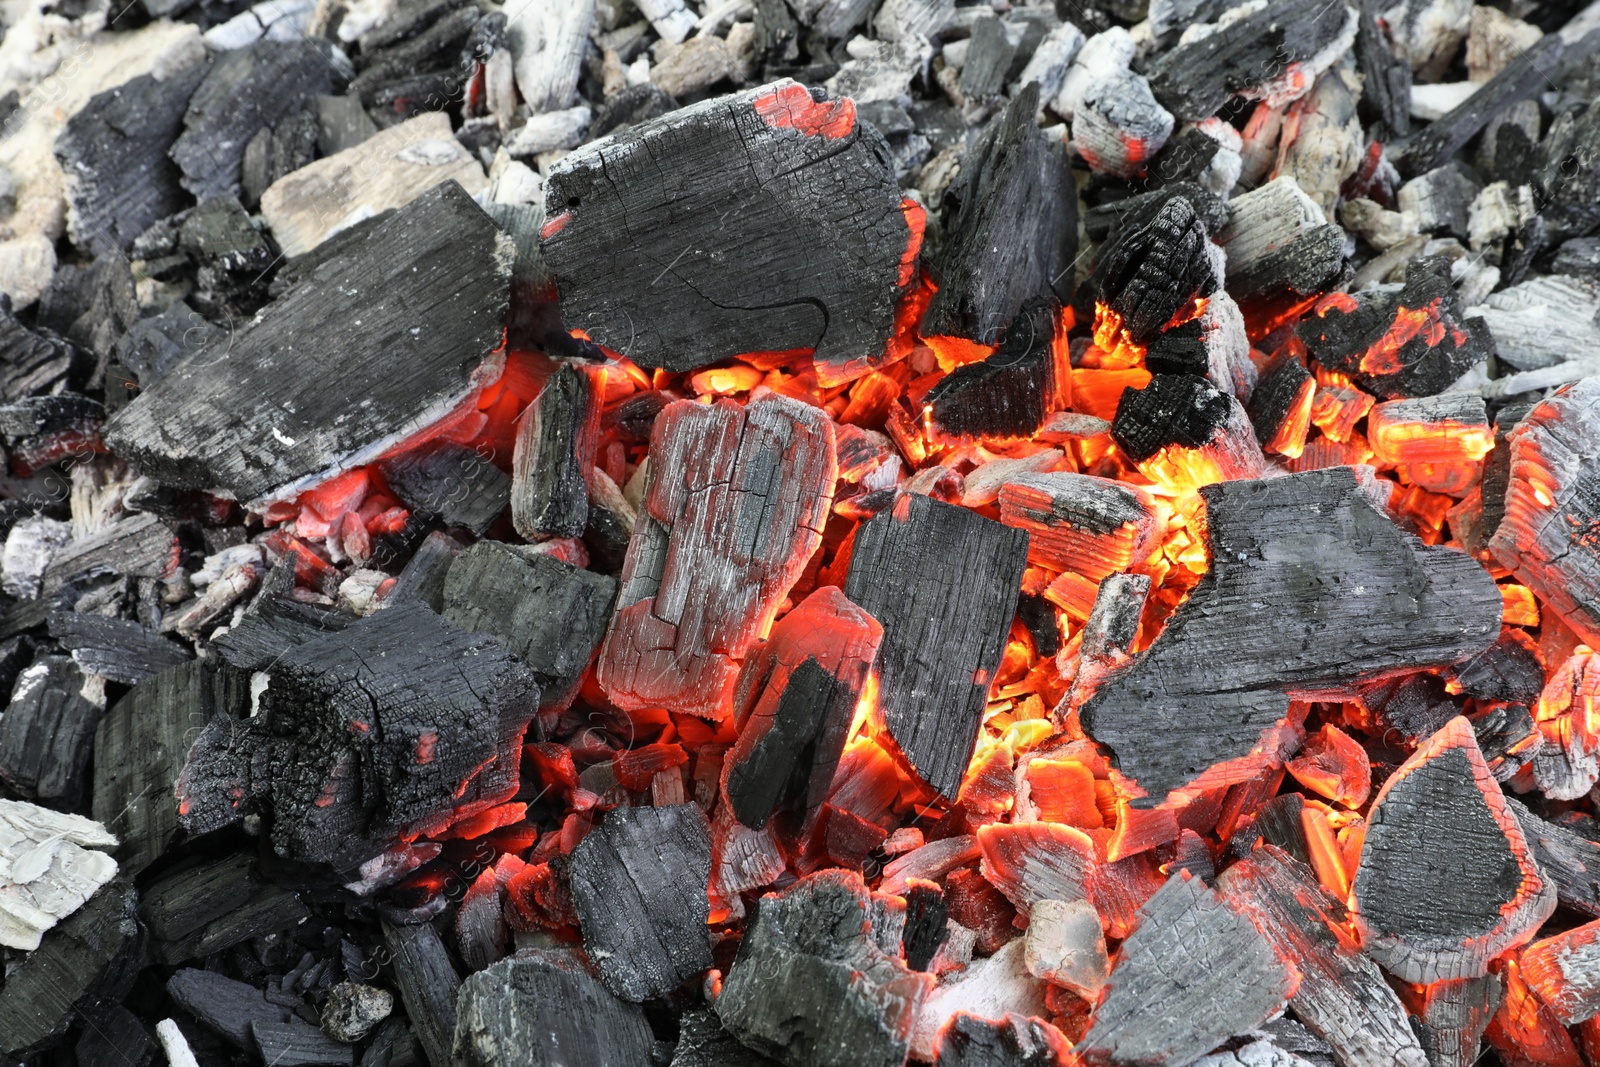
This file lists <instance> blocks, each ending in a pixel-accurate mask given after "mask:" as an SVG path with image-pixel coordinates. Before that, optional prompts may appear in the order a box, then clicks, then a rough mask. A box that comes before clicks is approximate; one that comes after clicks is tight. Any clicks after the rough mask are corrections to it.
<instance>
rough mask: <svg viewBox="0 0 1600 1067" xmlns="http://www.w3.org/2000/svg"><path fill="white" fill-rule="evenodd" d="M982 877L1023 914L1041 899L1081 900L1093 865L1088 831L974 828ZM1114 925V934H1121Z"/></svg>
mask: <svg viewBox="0 0 1600 1067" xmlns="http://www.w3.org/2000/svg"><path fill="white" fill-rule="evenodd" d="M978 847H979V848H980V849H981V850H982V854H983V877H984V878H985V879H986V880H987V881H988V882H989V883H990V884H992V885H993V886H994V887H995V888H996V889H999V890H1000V892H1002V893H1004V894H1005V896H1006V899H1008V900H1010V901H1011V903H1013V904H1015V905H1016V906H1017V907H1018V908H1019V909H1021V910H1023V911H1024V912H1026V911H1028V910H1030V909H1031V908H1032V907H1033V906H1034V905H1035V904H1037V903H1039V902H1040V901H1041V900H1060V901H1073V900H1086V899H1089V898H1091V897H1092V896H1093V895H1094V892H1095V888H1096V886H1095V882H1096V876H1097V874H1098V873H1099V863H1098V860H1097V857H1096V855H1095V846H1094V842H1093V841H1092V840H1090V838H1089V835H1088V834H1086V833H1084V832H1083V831H1082V830H1079V829H1077V828H1076V827H1073V826H1066V825H1064V824H1061V823H1050V822H1033V823H991V824H989V825H988V826H982V827H979V829H978ZM1126 933H1127V931H1126V930H1121V929H1118V930H1116V931H1115V934H1114V936H1123V935H1125V934H1126Z"/></svg>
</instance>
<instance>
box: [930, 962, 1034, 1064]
mask: <svg viewBox="0 0 1600 1067" xmlns="http://www.w3.org/2000/svg"><path fill="white" fill-rule="evenodd" d="M1046 1013H1047V1007H1046V1002H1045V985H1044V983H1043V982H1041V981H1039V980H1038V979H1037V978H1034V977H1033V976H1032V975H1031V974H1029V973H1028V970H1027V968H1026V967H1025V966H1024V965H1023V943H1022V939H1021V938H1013V939H1012V940H1011V941H1010V942H1008V943H1007V944H1006V945H1005V946H1004V947H1002V948H1000V949H999V950H998V951H997V952H995V953H994V955H992V956H990V957H988V958H987V959H976V960H973V961H972V962H971V963H970V964H969V965H968V966H967V967H966V968H965V969H964V970H962V971H961V972H959V973H958V974H957V975H955V976H954V977H953V978H952V979H950V980H949V981H947V982H945V983H943V984H941V985H937V986H935V987H934V988H933V990H932V991H931V992H929V994H928V996H927V997H926V999H924V1000H923V1002H922V1008H921V1009H920V1010H919V1011H918V1012H917V1024H916V1027H915V1029H913V1030H912V1032H911V1055H912V1056H913V1057H914V1058H915V1059H918V1060H933V1059H935V1057H936V1056H938V1055H939V1051H940V1037H941V1035H942V1034H948V1033H949V1032H950V1031H951V1030H952V1029H955V1028H957V1027H958V1026H959V1022H958V1020H959V1019H960V1017H961V1016H962V1015H970V1016H976V1017H978V1018H984V1019H1002V1020H1003V1019H1005V1018H1007V1017H1011V1016H1020V1017H1024V1018H1026V1017H1028V1016H1035V1015H1037V1016H1043V1015H1045V1014H1046Z"/></svg>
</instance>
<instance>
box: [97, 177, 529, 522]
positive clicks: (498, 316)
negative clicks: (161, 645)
mask: <svg viewBox="0 0 1600 1067" xmlns="http://www.w3.org/2000/svg"><path fill="white" fill-rule="evenodd" d="M513 259H514V249H513V247H512V244H511V239H510V238H508V237H506V236H505V235H504V234H502V233H501V232H500V230H499V228H498V227H496V226H495V224H494V223H493V222H492V221H491V220H490V219H489V216H487V215H485V214H484V213H483V211H482V210H481V209H480V208H479V207H478V206H477V204H475V203H473V201H472V198H471V197H469V196H468V195H467V194H466V193H465V192H464V191H463V190H462V188H461V187H460V186H459V185H457V184H455V183H454V182H446V183H444V184H443V185H439V186H436V187H435V188H433V189H430V190H429V191H428V192H426V193H424V194H423V195H422V196H420V197H418V198H417V199H416V200H413V201H412V202H411V203H410V204H408V205H406V206H405V207H403V208H401V209H400V210H399V211H398V212H396V213H395V215H394V217H393V218H391V219H389V220H388V221H387V222H386V223H384V224H383V225H380V226H377V227H374V228H373V229H372V230H370V231H369V232H368V233H367V234H366V235H365V238H364V239H362V240H358V241H355V242H354V243H353V245H352V247H349V248H346V249H344V250H343V251H342V252H341V253H339V254H336V255H334V256H332V257H331V258H330V259H328V260H327V261H326V262H324V263H322V264H321V265H320V266H318V267H317V268H316V269H315V270H314V271H313V272H312V273H311V274H310V276H309V277H308V278H306V280H304V281H303V282H301V283H300V284H299V285H297V286H295V287H294V288H293V289H291V290H290V291H289V292H288V293H286V294H284V295H283V296H282V297H281V298H279V299H278V300H276V301H274V302H273V303H272V304H270V305H268V307H267V308H266V309H265V310H264V311H263V312H262V313H261V315H260V316H259V317H257V318H256V319H253V320H252V321H251V322H250V323H249V324H247V325H246V326H245V327H244V328H243V329H241V330H240V331H239V332H238V334H237V335H236V336H235V337H234V338H233V343H232V346H231V347H230V348H229V349H228V356H227V358H226V359H217V358H215V356H214V355H213V354H210V353H202V356H203V357H204V358H198V359H190V360H188V361H186V362H185V363H183V364H181V365H179V366H177V367H175V368H173V369H172V370H171V371H169V372H168V373H167V374H166V376H164V377H163V378H162V379H161V380H160V381H159V382H157V383H156V384H155V385H154V386H152V387H151V388H150V389H148V390H144V391H141V392H140V394H139V395H138V397H136V398H135V399H134V401H133V402H132V403H131V404H129V405H128V406H127V407H125V408H123V409H122V410H121V411H119V412H117V414H116V415H115V416H114V417H113V418H112V419H111V420H110V421H109V422H108V423H107V424H106V428H105V439H106V443H107V444H108V445H109V446H110V447H111V449H112V451H114V452H116V453H117V454H118V455H120V456H122V457H123V458H125V459H128V460H130V461H131V462H133V463H135V464H136V465H138V467H139V468H140V469H141V470H142V471H144V473H146V474H148V475H151V476H152V477H154V478H157V479H159V480H160V481H163V482H166V483H169V484H171V485H178V486H185V487H189V488H204V489H222V490H225V491H227V492H229V493H231V494H232V495H233V496H234V497H235V498H236V499H238V500H254V499H256V498H258V497H261V496H264V495H266V494H269V493H273V492H278V491H281V492H284V493H288V492H292V491H294V490H296V489H297V488H300V487H303V486H305V485H308V484H310V483H311V482H313V481H316V480H318V479H319V478H321V477H322V476H323V475H324V474H326V473H329V472H330V471H332V470H333V469H334V468H337V467H349V466H355V465H357V464H360V463H364V462H367V461H369V460H371V459H376V458H377V456H378V455H379V454H380V453H381V452H383V451H384V450H385V449H387V448H388V447H389V446H390V445H391V444H393V443H394V442H396V441H397V440H400V439H403V438H404V437H406V436H408V435H409V434H411V433H413V432H415V431H417V430H420V429H422V428H423V427H425V426H427V425H429V424H430V423H432V422H435V421H437V420H438V419H439V418H441V417H443V416H444V415H445V414H446V413H447V412H448V411H449V410H450V409H451V408H452V407H454V406H455V405H456V404H457V403H459V402H460V401H462V400H463V399H464V398H466V397H467V395H468V394H469V392H470V391H471V390H472V388H473V387H474V386H475V385H479V384H481V383H482V382H483V381H487V380H491V379H492V378H494V377H495V376H496V375H497V374H498V372H499V365H498V364H499V361H498V360H496V359H491V358H489V357H490V354H491V353H492V352H494V350H495V349H496V348H497V347H498V346H499V344H500V339H501V334H502V332H503V327H504V322H505V313H506V307H507V303H508V299H509V292H510V280H511V265H512V260H513ZM353 398H361V399H360V400H359V401H355V400H353Z"/></svg>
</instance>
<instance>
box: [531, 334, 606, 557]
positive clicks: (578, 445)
mask: <svg viewBox="0 0 1600 1067" xmlns="http://www.w3.org/2000/svg"><path fill="white" fill-rule="evenodd" d="M599 420H600V404H599V403H598V401H597V400H596V398H595V387H594V382H593V381H592V380H591V379H590V378H589V376H588V375H586V374H584V372H583V371H581V370H579V369H578V367H576V366H575V365H573V364H571V363H567V364H564V365H563V366H562V367H561V369H560V370H558V371H557V372H556V373H555V375H554V377H552V378H551V379H550V381H549V382H548V383H546V384H545V387H544V389H542V390H541V391H540V393H539V396H538V397H537V399H535V400H534V402H533V403H532V404H531V405H530V406H529V407H528V410H527V412H526V413H525V414H524V415H523V416H522V420H521V422H520V423H519V424H518V426H517V442H516V450H515V452H514V453H513V456H512V461H511V462H512V467H511V472H512V483H511V522H512V525H514V526H515V527H516V529H517V533H519V534H521V535H522V536H523V537H526V538H527V539H528V540H530V541H538V540H542V539H544V538H548V537H580V536H582V534H583V531H584V528H585V527H587V526H588V524H589V490H588V488H587V486H586V485H585V482H584V475H585V473H586V472H587V471H588V470H589V468H590V467H592V466H593V465H594V442H595V437H596V434H597V432H598V428H599Z"/></svg>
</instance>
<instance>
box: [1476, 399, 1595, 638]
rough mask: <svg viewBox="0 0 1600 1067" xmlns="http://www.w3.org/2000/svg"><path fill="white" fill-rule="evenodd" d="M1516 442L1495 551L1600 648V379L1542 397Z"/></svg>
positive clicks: (1494, 540) (1523, 423) (1548, 607)
mask: <svg viewBox="0 0 1600 1067" xmlns="http://www.w3.org/2000/svg"><path fill="white" fill-rule="evenodd" d="M1510 444H1511V474H1510V484H1509V485H1508V487H1507V489H1506V494H1505V517H1504V518H1503V519H1501V521H1500V525H1499V527H1498V528H1497V529H1496V530H1495V533H1494V536H1493V537H1492V538H1490V540H1489V551H1490V552H1492V553H1493V554H1494V556H1495V558H1496V559H1498V560H1499V561H1500V562H1501V563H1502V564H1503V565H1504V566H1505V567H1506V568H1507V569H1509V570H1510V571H1512V572H1513V573H1515V574H1516V576H1517V577H1518V578H1519V579H1520V580H1521V581H1522V582H1524V583H1525V584H1526V585H1527V586H1528V588H1530V589H1532V590H1533V591H1534V592H1535V593H1536V594H1538V596H1539V600H1540V603H1541V605H1542V606H1543V608H1544V609H1545V610H1547V611H1553V612H1555V613H1556V614H1557V615H1559V616H1561V619H1562V621H1564V622H1566V623H1567V624H1568V625H1569V626H1571V627H1572V628H1573V629H1574V630H1575V631H1576V632H1577V633H1578V634H1579V635H1580V636H1581V637H1582V638H1583V639H1584V641H1585V642H1586V643H1588V644H1590V645H1592V646H1594V647H1600V378H1585V379H1584V380H1582V381H1580V382H1577V383H1575V384H1573V385H1570V386H1568V387H1567V388H1566V389H1563V390H1561V391H1560V392H1558V393H1556V394H1555V395H1554V396H1551V397H1550V398H1548V399H1547V400H1545V401H1544V402H1543V403H1541V404H1539V405H1538V406H1537V407H1535V408H1534V409H1533V411H1532V412H1530V413H1529V414H1528V416H1527V418H1525V419H1523V420H1522V421H1521V422H1520V423H1518V424H1517V427H1516V429H1514V430H1512V431H1511V434H1510Z"/></svg>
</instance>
